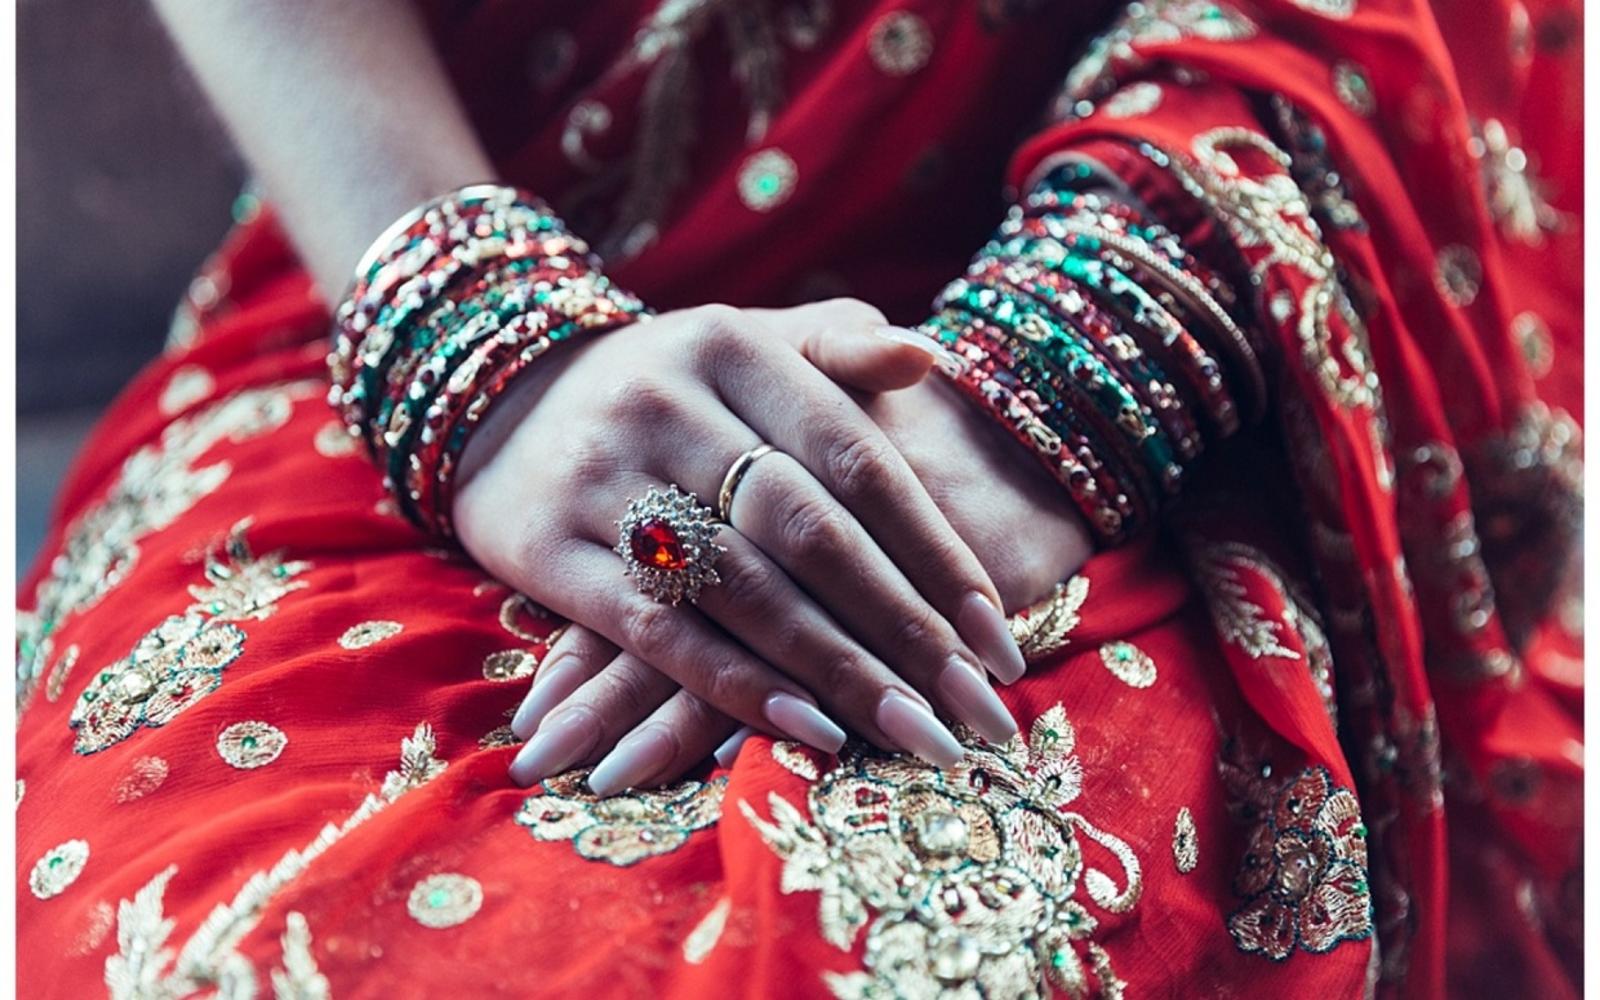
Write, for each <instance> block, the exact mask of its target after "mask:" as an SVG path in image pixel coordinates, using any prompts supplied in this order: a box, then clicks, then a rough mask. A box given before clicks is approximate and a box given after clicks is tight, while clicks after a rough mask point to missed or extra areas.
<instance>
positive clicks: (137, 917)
mask: <svg viewBox="0 0 1600 1000" xmlns="http://www.w3.org/2000/svg"><path fill="white" fill-rule="evenodd" d="M436 749H437V745H436V743H435V741H434V737H433V730H432V728H430V727H429V726H428V724H427V723H421V724H419V725H418V726H417V728H416V730H415V731H414V732H413V733H412V734H411V735H410V736H409V737H407V738H405V739H404V740H402V741H401V743H400V766H399V767H398V768H397V769H395V770H393V771H390V772H388V773H387V774H385V775H384V778H383V785H382V787H381V788H380V789H379V790H378V791H376V792H372V793H370V794H369V795H367V797H366V798H365V799H363V800H362V802H361V804H360V805H359V806H357V807H356V809H355V811H354V812H352V813H351V814H350V815H349V816H348V817H346V818H345V820H344V821H343V822H342V823H337V824H335V823H329V824H328V825H326V826H324V827H323V828H322V831H321V832H320V833H319V834H317V836H316V839H314V840H312V841H311V843H309V844H307V845H306V846H305V847H303V848H301V849H299V850H290V851H289V852H287V853H286V854H284V855H283V857H281V858H279V859H278V861H277V863H276V864H274V865H273V866H272V867H271V868H269V869H267V870H266V871H260V872H256V873H255V874H254V875H252V876H251V877H250V878H248V879H246V880H245V883H244V885H243V886H242V887H241V888H240V889H239V891H238V892H237V893H236V894H235V895H234V897H233V899H232V900H231V901H229V902H227V903H222V904H219V905H218V906H217V907H216V908H215V909H213V910H212V911H211V913H210V915H209V916H207V917H206V919H205V920H204V921H203V922H202V923H201V925H200V926H199V928H197V929H196V930H195V932H194V934H193V935H191V936H190V938H189V940H188V941H186V942H185V943H184V945H183V947H182V948H181V949H180V950H179V951H178V953H177V956H176V959H174V957H173V952H172V949H170V948H168V947H167V939H168V938H169V937H171V935H172V930H173V927H174V922H173V921H172V920H171V919H169V918H168V917H167V916H166V914H165V905H164V903H163V900H162V897H163V896H165V895H166V891H167V883H169V882H171V881H172V877H173V876H174V875H176V874H177V872H178V866H177V865H168V866H167V867H166V868H165V869H163V870H162V871H160V872H158V873H156V875H155V877H154V878H152V879H151V880H150V881H149V882H147V883H146V884H145V885H144V887H143V888H141V889H140V890H139V891H138V892H136V893H135V894H134V896H133V899H131V900H128V899H124V900H122V901H121V903H120V904H119V905H118V907H117V946H118V947H117V953H116V954H114V955H111V956H110V957H108V958H107V959H106V971H105V982H106V986H107V988H108V989H109V991H110V994H111V1000H146V998H148V997H153V996H154V997H168V996H171V997H176V996H188V995H189V994H191V993H195V992H199V991H200V990H202V989H204V988H206V987H219V986H221V985H222V984H224V983H234V984H248V983H253V982H254V981H255V971H254V969H253V968H252V967H251V965H250V961H249V959H247V958H245V957H244V955H243V954H241V953H240V951H239V944H240V942H241V941H243V940H244V938H245V936H246V935H247V934H249V933H250V931H251V930H253V929H254V928H255V927H256V925H257V924H258V923H260V921H261V916H262V914H263V913H265V911H266V908H267V905H268V904H269V903H271V902H272V900H273V898H274V897H275V896H277V894H278V893H280V892H282V891H283V889H284V888H285V887H287V886H288V885H289V883H291V882H293V881H294V880H295V879H297V878H299V877H300V875H301V874H302V873H304V872H305V870H306V868H307V867H308V866H309V865H310V864H311V862H313V861H315V860H316V859H317V858H318V857H320V856H321V855H322V854H323V852H325V851H327V850H328V849H329V848H330V847H332V846H333V845H334V844H337V843H338V842H339V841H341V840H343V839H344V838H345V836H346V835H348V834H349V833H350V831H351V830H354V829H355V828H356V827H358V826H360V825H361V824H363V823H365V822H366V821H367V820H369V819H371V818H372V817H374V816H376V815H377V814H378V813H380V812H382V811H383V810H384V809H387V808H388V807H389V806H390V805H392V804H394V802H395V801H397V800H398V799H399V798H400V797H401V796H402V795H404V794H405V793H407V792H409V791H411V790H412V789H415V788H420V787H421V786H422V785H424V784H426V783H428V782H429V781H432V780H433V779H434V778H436V777H438V776H439V774H441V773H442V772H443V771H444V769H445V763H444V761H441V760H438V759H437V758H435V757H434V753H435V751H436ZM307 941H308V943H309V935H308V936H307ZM287 961H288V959H287V958H286V962H287ZM169 966H170V968H169Z"/></svg>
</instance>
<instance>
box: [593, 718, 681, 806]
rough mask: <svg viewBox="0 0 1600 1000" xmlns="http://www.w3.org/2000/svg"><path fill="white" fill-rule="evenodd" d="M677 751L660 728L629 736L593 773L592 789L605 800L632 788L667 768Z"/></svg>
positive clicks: (607, 755) (638, 731)
mask: <svg viewBox="0 0 1600 1000" xmlns="http://www.w3.org/2000/svg"><path fill="white" fill-rule="evenodd" d="M673 749H674V747H673V742H672V737H671V735H669V734H668V733H667V732H666V731H665V730H664V729H662V728H661V726H660V725H654V726H647V727H645V728H644V729H640V730H637V731H635V732H632V733H629V734H628V735H627V736H625V737H624V738H623V739H622V742H620V743H618V744H617V745H616V746H615V747H613V748H612V750H611V752H610V753H608V754H606V755H605V758H604V759H603V760H601V761H600V763H598V764H596V765H595V766H594V770H593V771H590V772H589V790H590V791H592V792H594V793H595V794H596V795H598V796H601V797H602V798H604V797H605V796H607V795H615V794H617V793H618V792H620V791H622V790H623V789H624V788H632V787H633V786H634V785H637V784H639V783H640V782H642V781H644V780H645V779H646V778H649V777H650V776H651V775H653V774H655V773H656V772H658V771H660V770H661V769H662V768H663V767H666V766H667V762H668V761H670V760H671V759H672V754H673Z"/></svg>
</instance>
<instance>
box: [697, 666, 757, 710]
mask: <svg viewBox="0 0 1600 1000" xmlns="http://www.w3.org/2000/svg"><path fill="white" fill-rule="evenodd" d="M751 680H752V672H751V671H750V670H749V669H748V666H747V664H745V663H744V662H743V661H742V660H739V659H735V658H733V657H727V656H724V657H718V658H717V659H715V660H712V661H710V662H709V663H708V664H707V666H706V671H705V675H704V678H703V680H702V683H701V686H700V688H701V689H700V695H701V697H702V698H704V699H705V701H707V702H708V703H710V704H712V705H715V706H717V707H718V708H723V709H725V710H732V709H734V708H735V707H736V706H738V705H740V704H742V703H743V702H744V700H745V698H744V695H745V693H746V692H747V691H748V690H749V687H750V682H751Z"/></svg>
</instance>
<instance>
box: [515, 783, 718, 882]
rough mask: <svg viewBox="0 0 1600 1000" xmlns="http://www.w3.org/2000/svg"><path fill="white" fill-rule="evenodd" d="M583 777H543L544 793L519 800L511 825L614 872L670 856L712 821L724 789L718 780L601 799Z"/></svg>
mask: <svg viewBox="0 0 1600 1000" xmlns="http://www.w3.org/2000/svg"><path fill="white" fill-rule="evenodd" d="M588 775H589V770H588V769H587V768H584V769H581V770H576V771H568V772H567V773H565V774H559V775H556V776H555V777H552V778H546V779H545V781H544V794H542V795H534V796H530V797H529V798H527V799H525V800H523V803H522V808H520V809H518V810H517V817H516V821H517V823H518V825H520V826H525V827H527V828H528V832H529V833H531V834H533V837H534V839H535V840H543V841H557V840H566V841H570V842H571V844H572V848H573V850H575V851H577V852H578V856H579V857H581V858H586V859H588V860H589V861H604V862H607V863H608V864H613V865H617V866H618V867H626V866H628V865H632V864H637V863H638V862H640V861H643V860H644V859H645V858H653V857H655V856H656V855H658V854H670V853H671V852H673V851H676V850H677V849H678V848H680V847H682V846H683V845H684V844H685V843H687V842H688V840H689V835H690V834H691V833H693V832H695V831H696V830H701V829H704V828H705V827H708V826H710V825H711V824H713V823H715V822H717V820H718V819H720V818H721V817H722V793H723V791H724V790H726V788H727V786H728V778H727V775H721V776H719V777H716V778H712V779H711V780H710V781H682V782H679V783H677V784H675V785H668V786H667V787H665V788H655V789H649V790H646V791H637V792H628V793H626V794H623V795H614V796H611V797H610V798H605V799H602V798H596V797H595V796H594V795H591V794H590V793H589V792H588V785H586V784H585V783H584V782H585V779H586V778H587V777H588Z"/></svg>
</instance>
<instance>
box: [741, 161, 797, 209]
mask: <svg viewBox="0 0 1600 1000" xmlns="http://www.w3.org/2000/svg"><path fill="white" fill-rule="evenodd" d="M798 173H799V172H798V170H797V169H796V168H795V165H794V160H792V159H790V158H789V154H788V153H785V152H784V151H783V150H781V149H763V150H761V151H760V152H757V153H752V154H750V157H749V159H747V160H745V161H744V166H743V167H740V168H739V200H740V201H742V202H744V204H745V207H746V208H748V209H750V210H752V211H755V212H770V211H772V210H773V209H774V208H777V207H778V206H779V205H781V204H783V203H784V202H786V201H788V200H789V195H791V194H792V193H794V184H795V178H796V177H797V176H798Z"/></svg>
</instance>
